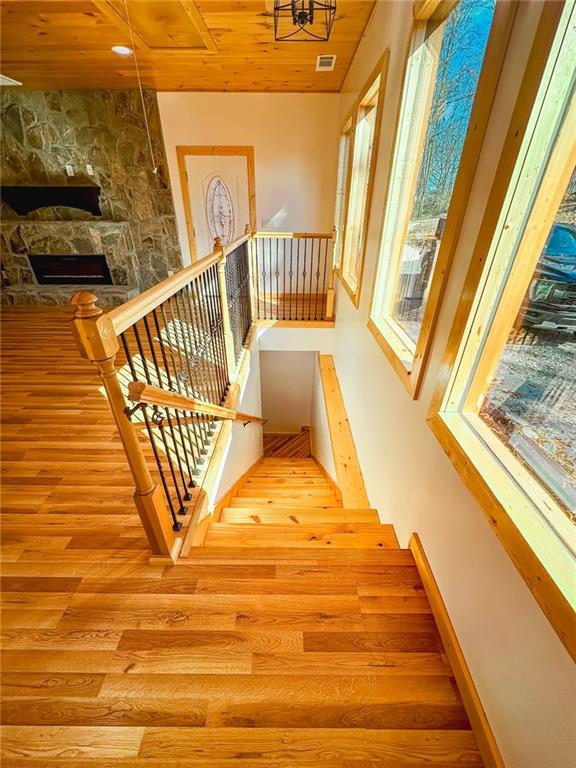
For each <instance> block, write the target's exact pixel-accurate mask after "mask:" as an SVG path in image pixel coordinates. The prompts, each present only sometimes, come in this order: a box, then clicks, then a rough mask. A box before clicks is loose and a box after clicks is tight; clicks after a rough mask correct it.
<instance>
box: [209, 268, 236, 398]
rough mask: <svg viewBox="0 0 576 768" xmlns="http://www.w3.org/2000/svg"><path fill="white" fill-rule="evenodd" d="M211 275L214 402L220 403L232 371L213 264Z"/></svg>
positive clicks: (224, 395) (216, 276)
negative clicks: (229, 365)
mask: <svg viewBox="0 0 576 768" xmlns="http://www.w3.org/2000/svg"><path fill="white" fill-rule="evenodd" d="M210 271H211V275H208V279H210V278H211V280H212V292H211V294H210V295H211V296H212V315H213V318H214V319H213V324H212V326H211V327H212V328H213V332H212V334H211V340H212V344H213V347H214V361H215V365H216V369H215V373H216V380H215V382H214V383H215V385H216V387H217V391H218V400H216V403H222V402H223V401H224V398H225V397H226V392H227V391H228V387H229V386H230V375H231V373H233V371H229V370H228V357H227V355H226V339H225V338H224V322H223V319H222V296H221V295H220V283H219V281H218V267H217V266H216V265H214V266H213V267H211V268H210Z"/></svg>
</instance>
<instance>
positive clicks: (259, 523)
mask: <svg viewBox="0 0 576 768" xmlns="http://www.w3.org/2000/svg"><path fill="white" fill-rule="evenodd" d="M205 543H206V545H207V546H214V547H220V546H236V547H266V548H269V547H304V548H311V547H314V548H320V549H328V548H332V549H342V548H344V549H349V548H360V549H365V548H372V547H374V548H384V549H390V548H392V549H397V548H398V542H397V540H396V536H395V534H394V529H393V527H392V526H391V525H382V524H381V523H380V521H379V519H378V514H377V512H376V510H374V509H343V508H342V502H341V498H340V493H339V492H338V489H337V488H336V487H335V486H334V484H333V483H332V482H331V481H330V480H329V479H328V478H327V477H326V475H325V474H324V472H323V471H322V470H321V469H320V467H319V465H318V464H317V463H316V461H315V460H314V459H312V458H307V459H280V458H264V459H263V460H262V462H261V463H260V464H258V465H257V466H256V468H255V469H254V470H253V471H252V472H251V473H250V475H249V476H248V477H247V478H246V479H245V480H244V481H243V482H242V483H241V484H240V486H239V487H238V488H237V491H236V495H235V496H234V497H233V498H232V499H231V501H230V506H229V507H225V508H224V509H223V511H222V515H221V518H220V521H219V522H215V523H212V524H211V526H210V528H209V530H208V534H207V537H206V542H205Z"/></svg>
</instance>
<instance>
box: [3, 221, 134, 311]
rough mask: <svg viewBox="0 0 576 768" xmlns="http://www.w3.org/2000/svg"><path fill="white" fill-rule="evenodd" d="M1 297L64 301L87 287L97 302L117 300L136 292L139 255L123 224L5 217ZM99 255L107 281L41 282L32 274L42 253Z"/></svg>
mask: <svg viewBox="0 0 576 768" xmlns="http://www.w3.org/2000/svg"><path fill="white" fill-rule="evenodd" d="M2 234H3V240H4V243H3V245H4V249H3V254H2V278H3V288H2V300H3V302H4V303H6V304H66V303H68V302H69V301H70V298H71V296H72V294H73V293H74V292H75V291H77V290H78V289H79V287H81V286H84V287H91V289H92V290H94V291H95V292H96V293H97V294H98V296H99V297H100V303H101V304H103V305H108V304H121V303H122V302H124V301H127V300H128V299H129V298H132V296H135V295H136V294H137V293H138V286H139V275H138V257H137V254H136V251H135V248H134V243H133V240H132V237H131V233H130V226H129V224H128V222H120V221H114V222H104V221H92V222H87V221H42V222H40V221H38V222H36V221H34V222H33V221H23V222H15V221H4V222H3V223H2ZM46 255H50V256H52V257H58V256H60V257H67V256H69V257H71V256H74V257H76V258H77V259H80V260H81V258H82V256H91V255H100V256H102V257H103V258H104V261H105V268H106V272H107V273H108V274H109V276H110V280H109V281H108V280H100V279H94V281H90V280H88V279H80V280H79V281H78V282H72V280H71V279H66V278H64V277H62V279H61V280H56V279H54V280H50V281H47V280H46V281H45V280H42V279H39V277H38V273H37V272H36V273H35V268H34V267H35V264H34V263H33V262H38V261H39V260H40V258H41V257H43V256H46Z"/></svg>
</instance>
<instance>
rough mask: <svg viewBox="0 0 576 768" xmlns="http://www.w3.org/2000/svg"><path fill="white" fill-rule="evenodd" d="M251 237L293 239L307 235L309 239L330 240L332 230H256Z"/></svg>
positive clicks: (332, 233)
mask: <svg viewBox="0 0 576 768" xmlns="http://www.w3.org/2000/svg"><path fill="white" fill-rule="evenodd" d="M253 237H257V238H261V237H278V238H284V239H286V238H293V239H294V240H299V239H302V238H306V237H307V238H309V239H311V240H332V238H333V237H334V232H256V233H255V234H254V235H253Z"/></svg>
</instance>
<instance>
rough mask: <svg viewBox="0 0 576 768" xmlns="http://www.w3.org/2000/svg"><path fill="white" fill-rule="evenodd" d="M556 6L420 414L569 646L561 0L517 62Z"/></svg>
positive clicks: (571, 380) (569, 113) (574, 318)
mask: <svg viewBox="0 0 576 768" xmlns="http://www.w3.org/2000/svg"><path fill="white" fill-rule="evenodd" d="M554 6H555V7H554ZM555 14H557V15H560V14H561V15H560V17H559V19H558V20H557V21H558V27H557V31H556V35H555V37H554V39H553V41H552V42H550V43H549V44H548V45H549V46H551V50H550V52H549V56H548V60H547V63H546V66H545V69H544V71H543V72H541V73H540V74H541V77H539V78H538V79H537V81H536V85H538V83H539V86H538V87H536V85H534V87H533V90H534V96H533V98H532V97H531V95H530V81H529V80H526V78H525V83H524V84H523V90H522V93H521V95H520V98H519V99H518V102H517V104H516V109H515V112H514V115H513V118H512V123H511V126H512V128H513V130H512V129H511V131H510V133H509V135H508V138H507V141H506V143H505V145H504V149H503V152H502V160H501V163H500V166H499V168H498V170H497V173H496V177H495V182H494V184H493V187H492V190H491V195H490V201H489V204H488V206H489V207H488V209H487V213H486V215H485V216H484V221H483V224H482V227H481V231H480V234H479V236H478V239H477V243H476V248H475V251H474V257H473V261H472V264H471V268H470V271H469V274H468V277H467V281H466V285H465V287H464V292H463V296H462V301H461V304H460V307H459V310H458V312H457V316H456V318H455V321H454V326H453V330H452V334H451V337H450V340H449V342H448V346H447V350H446V354H445V361H446V362H448V361H450V363H451V369H450V370H451V372H450V374H449V377H448V379H447V382H446V385H445V386H444V385H443V386H442V387H441V389H440V390H439V392H438V394H437V396H436V397H435V400H434V409H433V410H434V413H433V416H432V418H431V424H432V427H433V429H434V431H435V433H436V434H437V436H438V437H439V439H440V441H441V442H442V444H443V445H444V447H445V449H446V450H447V452H448V453H449V455H450V456H451V458H452V459H453V461H454V463H455V465H456V466H457V468H458V469H459V470H460V471H461V473H462V475H463V477H464V478H465V479H466V481H467V482H468V484H469V486H470V487H471V489H472V490H473V491H474V492H475V493H476V494H477V496H478V497H479V498H480V500H481V501H482V503H483V504H484V505H485V507H486V508H487V510H488V511H489V519H490V521H491V523H492V525H493V526H494V527H495V529H496V531H497V532H498V535H499V536H500V538H501V540H502V541H503V543H504V544H505V546H506V547H507V549H508V551H509V552H510V554H511V556H512V557H513V560H514V562H515V563H516V565H517V567H518V568H519V569H520V571H521V573H522V574H523V575H524V577H525V578H526V580H527V582H528V584H529V586H530V588H531V589H532V591H533V592H534V594H535V596H536V597H537V599H538V600H539V602H540V604H541V605H542V607H543V608H544V610H545V611H546V614H547V615H548V616H549V618H550V619H551V621H552V623H553V625H554V626H555V628H556V629H557V631H558V633H559V635H560V637H561V639H562V640H563V642H564V643H565V644H566V646H567V647H568V648H569V649H570V650H571V651H572V653H574V654H576V638H575V637H574V632H573V621H574V614H573V612H572V610H573V609H574V608H575V607H576V589H575V584H576V558H575V556H576V526H575V525H574V524H575V522H576V517H575V515H576V377H575V375H574V366H575V363H576V173H575V165H576V96H575V84H576V71H575V69H574V61H575V60H576V10H575V6H574V4H573V3H567V4H566V5H565V6H564V11H563V12H562V6H561V5H559V4H551V5H550V7H548V8H547V9H546V10H545V12H544V16H545V17H546V16H548V18H545V19H544V21H546V22H547V26H543V25H541V27H540V30H542V29H545V30H546V33H545V34H542V36H541V37H540V38H537V43H538V45H536V46H535V49H534V51H533V52H532V57H531V60H530V64H529V67H532V68H531V69H527V72H531V73H532V77H535V76H534V74H533V73H534V72H535V71H536V70H537V67H538V62H542V56H543V52H544V51H546V35H550V31H549V30H550V28H551V26H550V17H552V18H554V15H555ZM552 29H553V27H552ZM545 61H546V59H544V62H545ZM534 62H536V65H534ZM533 65H534V66H533ZM540 66H541V65H540ZM530 107H531V108H530ZM523 113H525V117H524V116H523ZM518 137H520V138H521V144H519V142H518ZM514 158H516V160H515V164H513V165H512V164H511V162H510V161H511V159H512V160H513V159H514ZM491 216H493V217H494V219H493V221H494V223H493V225H492V224H491ZM492 226H493V229H492V231H491V236H490V238H486V234H487V232H488V228H489V227H492ZM485 238H486V240H485ZM571 622H572V625H571V624H570V623H571Z"/></svg>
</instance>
